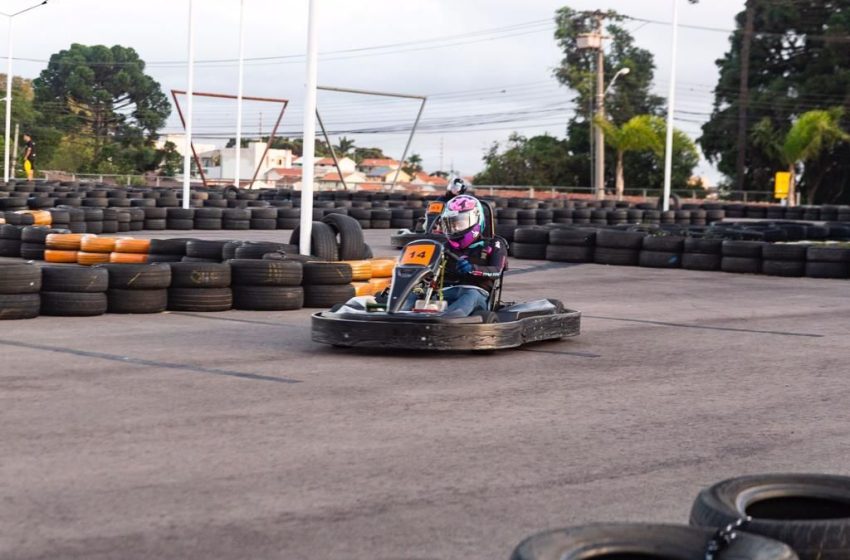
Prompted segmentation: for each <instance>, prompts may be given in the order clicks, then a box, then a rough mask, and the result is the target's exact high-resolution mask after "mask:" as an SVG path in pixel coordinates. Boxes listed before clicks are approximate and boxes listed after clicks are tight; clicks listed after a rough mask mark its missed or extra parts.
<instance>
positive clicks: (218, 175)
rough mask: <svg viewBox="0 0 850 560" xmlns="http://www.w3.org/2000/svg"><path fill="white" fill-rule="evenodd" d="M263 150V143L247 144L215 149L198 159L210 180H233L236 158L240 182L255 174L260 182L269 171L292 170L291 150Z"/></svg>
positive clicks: (201, 154)
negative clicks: (238, 160)
mask: <svg viewBox="0 0 850 560" xmlns="http://www.w3.org/2000/svg"><path fill="white" fill-rule="evenodd" d="M265 150H266V143H265V142H249V143H248V147H247V148H241V149H237V148H236V147H235V146H234V147H233V148H216V149H213V150H208V151H206V152H203V153H199V154H198V157H199V158H200V160H201V166H202V167H203V168H204V174H206V176H207V177H208V178H210V179H222V180H227V179H233V178H234V177H235V176H236V158H237V157H238V158H240V160H241V163H240V167H239V175H240V177H239V179H241V180H242V181H250V180H251V178H252V177H253V176H254V173H255V172H256V173H257V180H260V181H262V180H263V178H264V177H266V175H267V172H268V171H269V170H270V169H291V168H292V150H280V149H276V148H271V149H269V150H268V152H266V151H265ZM264 153H265V155H264ZM258 168H259V170H258ZM299 177H300V171H299Z"/></svg>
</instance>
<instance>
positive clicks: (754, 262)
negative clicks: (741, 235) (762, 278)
mask: <svg viewBox="0 0 850 560" xmlns="http://www.w3.org/2000/svg"><path fill="white" fill-rule="evenodd" d="M764 245H765V243H763V242H761V241H735V240H726V241H724V242H723V248H722V255H723V258H722V259H721V261H720V270H722V271H723V272H737V273H743V274H758V273H759V272H761V250H762V247H763V246H764Z"/></svg>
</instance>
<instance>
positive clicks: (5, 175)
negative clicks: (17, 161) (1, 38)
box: [3, 16, 12, 183]
mask: <svg viewBox="0 0 850 560" xmlns="http://www.w3.org/2000/svg"><path fill="white" fill-rule="evenodd" d="M6 53H7V54H6V144H5V145H4V146H3V151H4V160H3V161H4V162H5V163H4V164H3V180H4V181H5V182H7V183H8V182H9V148H10V146H9V135H10V134H11V132H12V129H11V127H12V16H9V42H8V46H7V47H6Z"/></svg>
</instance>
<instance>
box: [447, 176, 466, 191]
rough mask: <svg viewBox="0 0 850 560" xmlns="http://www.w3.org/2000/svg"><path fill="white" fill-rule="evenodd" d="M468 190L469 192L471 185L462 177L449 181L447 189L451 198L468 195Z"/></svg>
mask: <svg viewBox="0 0 850 560" xmlns="http://www.w3.org/2000/svg"><path fill="white" fill-rule="evenodd" d="M467 190H469V185H467V184H466V181H464V180H463V179H462V178H460V177H452V178H451V179H450V180H449V185H448V187H447V188H446V191H447V194H448V195H449V196H460V195H462V194H466V191H467Z"/></svg>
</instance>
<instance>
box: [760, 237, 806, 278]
mask: <svg viewBox="0 0 850 560" xmlns="http://www.w3.org/2000/svg"><path fill="white" fill-rule="evenodd" d="M807 249H808V245H806V244H802V243H768V244H767V245H765V246H764V247H762V262H761V271H762V273H763V274H767V275H769V276H788V277H799V276H804V275H805V274H806V251H807Z"/></svg>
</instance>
